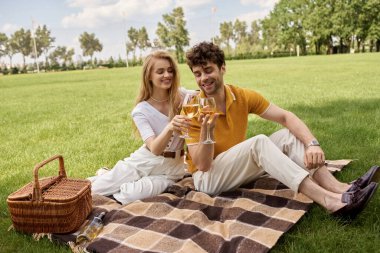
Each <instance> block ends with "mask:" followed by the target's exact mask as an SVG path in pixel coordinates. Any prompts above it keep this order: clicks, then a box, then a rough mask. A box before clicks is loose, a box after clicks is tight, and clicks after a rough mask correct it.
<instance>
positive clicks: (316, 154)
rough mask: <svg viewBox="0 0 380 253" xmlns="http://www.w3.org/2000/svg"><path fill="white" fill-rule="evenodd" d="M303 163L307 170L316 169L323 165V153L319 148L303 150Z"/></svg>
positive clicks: (313, 147)
mask: <svg viewBox="0 0 380 253" xmlns="http://www.w3.org/2000/svg"><path fill="white" fill-rule="evenodd" d="M304 163H305V166H306V168H308V169H316V168H319V167H322V166H323V165H324V164H325V153H324V152H323V150H322V148H321V147H320V146H309V147H307V148H306V149H305V157H304Z"/></svg>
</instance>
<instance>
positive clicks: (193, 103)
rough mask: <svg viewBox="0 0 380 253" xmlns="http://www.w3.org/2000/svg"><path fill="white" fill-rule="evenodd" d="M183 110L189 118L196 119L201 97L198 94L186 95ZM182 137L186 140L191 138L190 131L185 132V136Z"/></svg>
mask: <svg viewBox="0 0 380 253" xmlns="http://www.w3.org/2000/svg"><path fill="white" fill-rule="evenodd" d="M182 109H183V112H184V113H185V115H186V116H187V117H188V118H190V119H192V118H194V117H195V116H196V115H197V114H198V111H199V97H198V96H197V95H196V94H190V93H188V94H186V96H185V98H184V99H183V103H182ZM180 137H181V138H185V139H187V138H191V137H190V136H189V130H188V129H187V128H186V131H184V134H182V135H181V136H180Z"/></svg>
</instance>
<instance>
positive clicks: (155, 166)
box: [88, 146, 185, 204]
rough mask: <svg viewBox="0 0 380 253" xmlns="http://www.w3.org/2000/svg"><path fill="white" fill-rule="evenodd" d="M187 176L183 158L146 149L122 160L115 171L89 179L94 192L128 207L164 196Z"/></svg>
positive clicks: (139, 150)
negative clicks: (133, 202)
mask: <svg viewBox="0 0 380 253" xmlns="http://www.w3.org/2000/svg"><path fill="white" fill-rule="evenodd" d="M184 173H185V170H184V159H183V157H179V156H178V157H176V158H165V157H163V156H156V155H154V154H152V153H151V152H150V151H149V150H148V149H147V148H146V147H145V146H142V147H140V148H139V149H138V150H136V151H135V152H134V153H132V154H131V155H130V157H128V158H125V159H124V160H120V161H118V162H117V163H116V165H115V166H114V167H113V168H112V170H110V171H108V172H106V173H104V174H102V175H99V176H94V177H90V178H88V179H89V180H90V181H91V183H92V186H91V190H92V193H95V194H100V195H104V196H109V195H113V196H114V198H115V199H116V200H118V201H119V202H121V203H122V204H126V203H129V202H132V201H134V200H138V199H143V198H148V197H152V196H155V195H158V194H160V193H162V192H163V191H164V190H165V189H166V188H167V187H168V186H170V185H172V184H173V183H174V182H175V181H176V180H179V179H181V178H182V177H183V176H184Z"/></svg>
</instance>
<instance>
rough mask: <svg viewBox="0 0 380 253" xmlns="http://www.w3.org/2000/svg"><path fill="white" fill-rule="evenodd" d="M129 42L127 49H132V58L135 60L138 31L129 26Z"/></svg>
mask: <svg viewBox="0 0 380 253" xmlns="http://www.w3.org/2000/svg"><path fill="white" fill-rule="evenodd" d="M128 38H129V42H128V45H127V48H128V50H130V51H133V60H134V61H136V49H137V46H138V44H139V31H138V30H137V29H136V28H134V27H131V28H129V30H128Z"/></svg>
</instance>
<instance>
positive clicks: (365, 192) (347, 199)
mask: <svg viewBox="0 0 380 253" xmlns="http://www.w3.org/2000/svg"><path fill="white" fill-rule="evenodd" d="M377 185H378V184H377V183H375V182H372V183H369V185H368V186H367V187H365V188H364V189H358V190H356V191H353V192H345V193H343V194H342V202H343V203H347V205H345V206H344V207H342V208H340V209H338V210H337V211H335V212H333V213H332V215H333V216H335V217H344V218H350V219H353V218H355V217H356V216H357V215H358V214H359V213H360V212H361V211H362V210H363V209H364V208H365V207H366V205H367V204H368V202H369V200H370V199H371V198H372V196H373V194H374V193H375V191H376V189H377Z"/></svg>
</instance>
